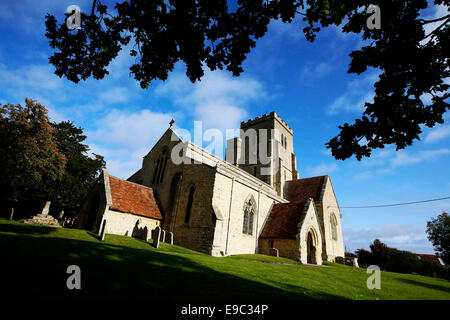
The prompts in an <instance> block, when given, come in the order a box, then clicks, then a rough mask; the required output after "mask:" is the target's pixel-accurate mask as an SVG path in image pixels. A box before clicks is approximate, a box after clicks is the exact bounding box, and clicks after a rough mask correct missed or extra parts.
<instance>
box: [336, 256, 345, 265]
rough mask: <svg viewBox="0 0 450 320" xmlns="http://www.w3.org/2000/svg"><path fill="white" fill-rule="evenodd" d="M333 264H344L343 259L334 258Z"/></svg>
mask: <svg viewBox="0 0 450 320" xmlns="http://www.w3.org/2000/svg"><path fill="white" fill-rule="evenodd" d="M334 262H336V263H340V264H345V260H344V257H336V258H334Z"/></svg>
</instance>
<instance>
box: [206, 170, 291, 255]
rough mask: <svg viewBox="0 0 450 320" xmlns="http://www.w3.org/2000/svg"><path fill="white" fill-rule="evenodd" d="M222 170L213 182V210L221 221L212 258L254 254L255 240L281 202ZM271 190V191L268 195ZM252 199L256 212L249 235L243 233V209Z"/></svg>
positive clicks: (266, 192)
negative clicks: (273, 208)
mask: <svg viewBox="0 0 450 320" xmlns="http://www.w3.org/2000/svg"><path fill="white" fill-rule="evenodd" d="M243 178H244V177H242V176H241V177H239V174H236V173H233V172H231V171H227V170H226V168H221V169H220V170H218V171H217V174H216V176H215V182H214V197H213V208H214V210H215V211H216V212H217V213H216V215H217V216H218V217H219V218H220V219H218V221H217V224H216V230H215V237H214V250H213V255H233V254H252V253H255V252H257V245H258V237H259V234H260V233H261V231H262V228H263V226H264V223H265V221H266V219H267V216H268V215H269V213H270V210H271V208H272V206H273V204H274V203H279V202H282V201H283V199H281V198H279V197H278V196H277V195H276V194H275V193H274V191H273V190H271V189H267V187H263V186H262V184H261V185H259V186H258V185H257V184H252V183H251V182H250V181H248V180H245V179H243ZM269 190H271V191H269ZM251 197H253V199H254V201H255V204H256V208H255V209H256V210H255V216H254V220H253V230H252V234H251V235H250V234H244V233H243V219H244V205H245V203H246V201H247V200H248V199H250V198H251Z"/></svg>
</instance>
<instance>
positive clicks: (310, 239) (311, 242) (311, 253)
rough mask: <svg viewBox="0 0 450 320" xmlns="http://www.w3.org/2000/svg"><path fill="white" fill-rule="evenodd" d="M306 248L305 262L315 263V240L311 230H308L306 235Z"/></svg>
mask: <svg viewBox="0 0 450 320" xmlns="http://www.w3.org/2000/svg"><path fill="white" fill-rule="evenodd" d="M306 250H307V254H306V259H307V260H306V261H307V263H311V264H316V263H317V260H316V241H315V236H314V233H313V231H312V230H309V231H308V235H307V236H306Z"/></svg>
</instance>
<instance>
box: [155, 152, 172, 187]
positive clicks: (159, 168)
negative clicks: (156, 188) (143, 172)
mask: <svg viewBox="0 0 450 320" xmlns="http://www.w3.org/2000/svg"><path fill="white" fill-rule="evenodd" d="M168 160H169V149H168V148H164V149H163V151H162V152H161V154H160V155H159V157H158V160H156V166H155V171H154V174H153V182H152V184H153V185H155V184H158V183H161V182H163V179H164V173H165V171H166V166H167V161H168Z"/></svg>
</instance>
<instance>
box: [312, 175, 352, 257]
mask: <svg viewBox="0 0 450 320" xmlns="http://www.w3.org/2000/svg"><path fill="white" fill-rule="evenodd" d="M321 199H322V201H321V202H319V203H316V208H317V211H318V217H319V220H320V224H321V233H322V242H323V243H322V246H323V248H324V250H323V251H322V259H323V260H327V261H334V259H335V257H344V253H345V249H344V240H343V237H342V223H341V213H340V211H339V207H338V203H337V200H336V196H335V194H334V191H333V186H332V184H331V179H330V178H329V177H328V176H327V178H326V179H325V186H324V189H323V190H322V195H321ZM332 214H334V216H335V217H336V222H337V225H336V229H337V240H334V239H333V238H332V232H331V216H332Z"/></svg>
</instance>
